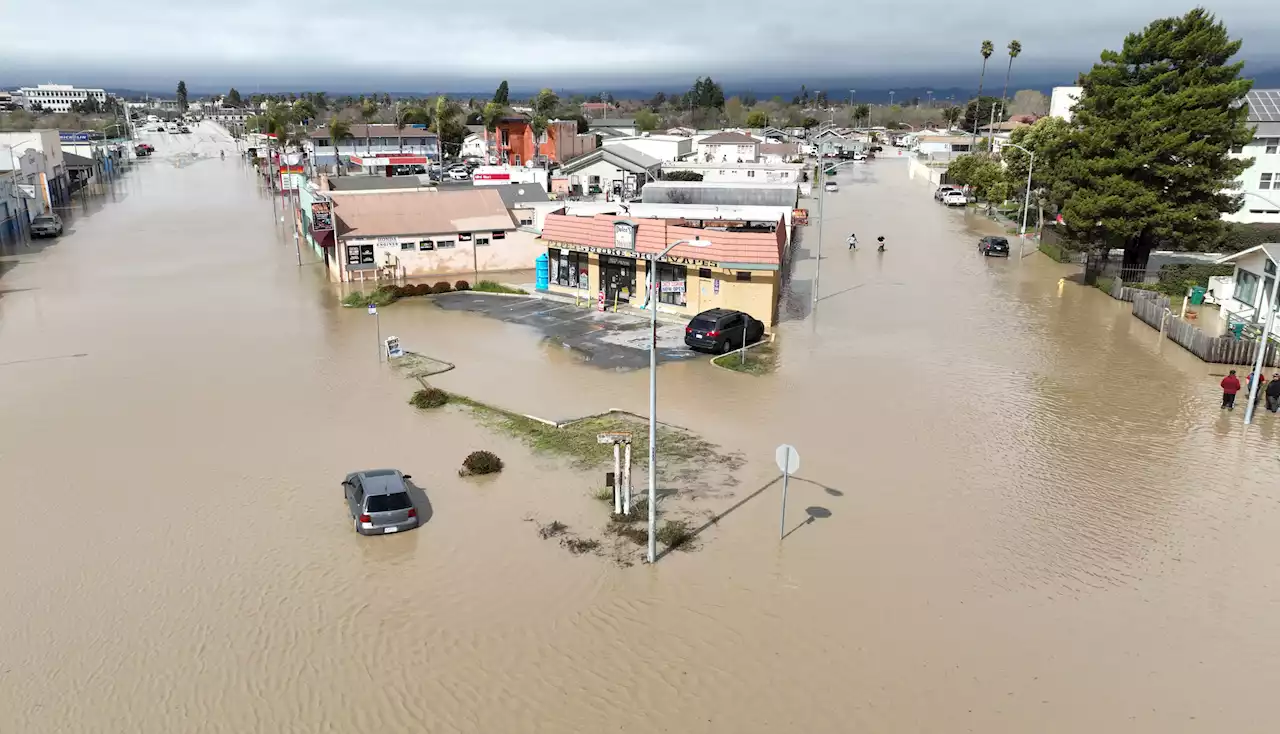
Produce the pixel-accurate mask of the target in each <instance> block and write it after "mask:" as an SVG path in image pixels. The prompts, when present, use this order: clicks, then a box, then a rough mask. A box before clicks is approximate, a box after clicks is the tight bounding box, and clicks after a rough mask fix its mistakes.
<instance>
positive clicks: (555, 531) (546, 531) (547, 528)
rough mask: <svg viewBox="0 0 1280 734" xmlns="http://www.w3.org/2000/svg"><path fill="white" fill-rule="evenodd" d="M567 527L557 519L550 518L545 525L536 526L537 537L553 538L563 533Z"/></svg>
mask: <svg viewBox="0 0 1280 734" xmlns="http://www.w3.org/2000/svg"><path fill="white" fill-rule="evenodd" d="M568 529H569V526H568V525H565V524H564V523H562V522H560V521H559V520H552V521H551V522H549V523H547V524H546V525H542V526H539V527H538V537H540V538H542V539H543V540H547V539H548V538H554V537H556V536H558V535H564V531H566V530H568Z"/></svg>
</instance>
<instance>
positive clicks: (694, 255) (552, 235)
mask: <svg viewBox="0 0 1280 734" xmlns="http://www.w3.org/2000/svg"><path fill="white" fill-rule="evenodd" d="M619 220H626V221H633V220H627V218H626V217H620V216H615V215H610V214H597V215H596V216H594V217H575V216H572V215H569V214H548V215H547V218H546V221H545V223H544V224H543V225H542V235H541V236H540V238H539V239H542V240H545V241H550V242H564V243H566V244H572V245H582V246H586V247H603V248H612V247H614V246H615V244H614V242H615V240H614V227H613V225H614V222H617V221H619ZM636 224H637V227H636V252H638V253H643V254H651V255H652V254H658V253H660V252H662V251H663V250H665V249H666V248H667V246H668V245H670V244H671V243H672V242H676V241H678V240H690V239H694V238H695V237H696V238H699V239H703V240H709V241H710V242H711V244H710V246H708V247H693V246H691V245H680V246H679V247H677V248H675V249H674V250H672V251H671V254H672V255H673V256H675V257H687V258H691V259H694V260H706V261H710V262H718V263H740V264H744V265H745V264H752V265H773V266H778V265H779V264H780V263H781V256H782V253H781V242H782V240H780V239H779V238H780V237H785V236H786V233H785V227H782V226H781V222H779V226H780V228H781V229H782V230H783V231H782V232H725V231H721V230H715V231H710V232H709V231H707V230H702V229H698V228H696V227H682V226H679V225H676V224H672V223H671V222H669V221H668V220H666V219H641V220H639V221H638V222H636Z"/></svg>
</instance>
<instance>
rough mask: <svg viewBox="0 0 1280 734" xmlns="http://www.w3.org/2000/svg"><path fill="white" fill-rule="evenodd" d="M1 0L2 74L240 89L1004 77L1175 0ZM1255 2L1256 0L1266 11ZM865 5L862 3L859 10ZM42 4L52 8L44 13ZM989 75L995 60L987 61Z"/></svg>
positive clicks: (1266, 18) (1252, 42) (1233, 18)
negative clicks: (1011, 57)
mask: <svg viewBox="0 0 1280 734" xmlns="http://www.w3.org/2000/svg"><path fill="white" fill-rule="evenodd" d="M1278 6H1280V3H1277V2H1276V1H1275V0H1220V2H1217V3H1215V4H1214V6H1213V8H1212V10H1213V11H1214V12H1215V13H1217V14H1218V16H1219V18H1220V19H1222V20H1223V21H1225V22H1226V23H1227V27H1228V29H1229V30H1230V31H1231V32H1232V34H1233V35H1235V36H1236V37H1240V38H1243V39H1244V49H1243V51H1242V56H1243V57H1244V58H1245V59H1247V60H1257V61H1258V62H1260V65H1273V64H1274V63H1276V62H1277V58H1278V56H1280V11H1277V10H1276V8H1277V7H1278ZM53 7H55V8H56V10H52V11H51V10H49V9H48V8H45V7H44V6H41V5H40V4H39V3H33V2H17V1H16V0H15V1H14V2H6V3H5V6H4V9H3V12H0V17H3V18H4V21H5V22H4V25H5V27H6V28H7V29H8V30H7V31H6V32H5V33H4V39H5V41H4V43H3V44H0V85H7V86H12V85H14V84H30V83H36V82H60V83H72V84H76V85H80V86H96V87H131V88H148V89H150V88H155V89H170V88H172V86H173V85H174V84H176V82H177V80H178V79H179V78H181V79H185V80H186V82H187V84H188V86H189V87H191V88H193V89H224V88H226V87H227V86H229V85H232V84H234V85H236V86H238V87H239V88H240V90H241V91H242V92H245V91H252V90H253V88H254V87H255V86H259V87H261V88H281V87H288V88H299V89H300V88H304V87H308V86H309V87H315V88H319V87H321V86H324V87H325V88H329V89H353V88H360V89H365V88H376V89H391V90H396V91H470V90H476V89H489V88H491V87H493V86H495V85H496V82H497V80H500V79H503V78H505V79H509V80H510V81H511V83H512V85H513V86H554V87H566V86H573V85H575V84H578V85H580V84H590V83H593V82H594V83H599V84H610V83H611V84H613V85H614V86H617V87H620V86H622V85H624V84H626V85H632V86H647V84H646V82H647V81H651V82H652V83H653V84H655V85H666V84H667V83H668V82H669V81H672V80H681V81H683V82H684V84H685V86H687V83H688V81H690V80H691V79H692V77H694V76H698V75H701V74H711V75H713V76H715V77H716V78H717V80H723V81H726V82H727V83H730V84H732V83H737V82H742V81H745V80H751V79H759V78H762V77H769V78H774V79H779V78H788V79H795V80H796V83H797V84H799V83H800V82H801V81H804V80H805V79H806V78H809V79H812V78H819V77H820V78H825V79H837V78H848V79H868V80H872V79H876V80H879V79H886V80H892V79H898V80H902V81H904V82H905V81H918V82H919V83H921V84H939V85H941V84H942V83H943V82H945V81H949V80H950V79H951V78H953V77H955V78H964V77H976V75H977V72H978V68H979V67H980V66H981V57H980V56H979V54H978V46H979V44H980V43H981V41H982V40H983V39H990V40H991V41H992V42H993V43H995V46H996V57H993V59H992V63H993V65H994V66H995V67H997V68H998V69H1000V71H1001V72H1003V67H1004V65H1005V62H1007V56H1006V55H1005V46H1006V45H1007V43H1008V41H1009V40H1010V39H1013V38H1017V39H1018V40H1019V41H1021V42H1022V48H1023V52H1022V55H1021V56H1020V57H1019V58H1018V60H1017V61H1016V62H1015V64H1014V75H1015V83H1016V79H1017V74H1018V72H1019V71H1022V72H1023V73H1024V74H1025V75H1032V74H1041V75H1043V74H1044V73H1050V74H1052V73H1054V72H1062V73H1063V74H1064V76H1065V77H1066V78H1064V79H1062V80H1061V82H1062V83H1069V82H1070V81H1072V79H1071V77H1073V76H1074V72H1076V71H1080V70H1082V69H1085V68H1087V67H1088V65H1089V64H1090V63H1091V62H1092V61H1094V60H1096V59H1097V57H1098V53H1099V51H1101V50H1102V49H1103V48H1118V47H1119V46H1120V45H1121V43H1122V41H1123V39H1124V36H1125V34H1126V33H1127V32H1130V31H1136V30H1139V29H1141V28H1142V27H1143V26H1144V25H1146V24H1147V23H1148V22H1150V21H1151V20H1153V19H1155V18H1158V17H1164V16H1170V15H1178V14H1181V13H1184V12H1186V11H1187V10H1188V9H1189V8H1190V7H1191V6H1190V5H1188V4H1184V3H1178V2H1172V1H1171V0H1075V1H1074V2H1057V3H1044V2H1024V3H1007V2H993V1H991V0H977V1H976V2H968V3H954V2H953V3H942V2H938V3H904V4H900V5H895V4H892V3H889V4H877V5H874V6H872V5H869V4H868V3H863V2H857V1H856V0H854V1H851V0H843V1H841V0H811V1H810V2H809V3H805V4H799V5H793V4H791V3H784V2H777V0H719V1H717V2H702V3H698V2H689V1H688V0H644V1H642V2H638V3H634V4H630V5H622V6H619V5H610V4H607V3H605V4H600V3H586V4H556V3H551V4H544V3H538V2H530V0H483V1H482V2H478V3H470V2H452V3H438V2H431V3H406V2H403V0H395V1H393V0H359V1H358V2H352V1H351V0H306V1H304V2H297V1H296V0H295V1H290V2H284V0H204V1H203V2H174V1H173V0H129V1H128V2H123V3H112V2H103V1H102V0H60V2H58V3H56V5H55V6H53ZM1267 7H1270V8H1271V9H1270V10H1264V8H1267ZM872 8H874V10H872ZM51 13H52V15H51ZM999 75H1000V76H1003V74H1002V73H1001V74H999Z"/></svg>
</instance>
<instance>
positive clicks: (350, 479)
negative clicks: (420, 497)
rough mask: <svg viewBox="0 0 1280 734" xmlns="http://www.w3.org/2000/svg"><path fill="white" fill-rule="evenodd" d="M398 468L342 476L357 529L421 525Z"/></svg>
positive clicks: (369, 531) (381, 531)
mask: <svg viewBox="0 0 1280 734" xmlns="http://www.w3.org/2000/svg"><path fill="white" fill-rule="evenodd" d="M411 478H412V476H411V475H409V474H401V473H400V471H399V470H398V469H370V470H366V471H358V472H353V473H351V474H348V475H347V478H346V479H344V480H342V492H343V494H344V495H345V496H346V498H347V511H348V512H350V513H351V520H352V523H353V524H354V526H355V530H356V532H357V533H360V534H361V535H386V534H388V533H398V532H400V531H401V530H409V529H410V528H416V527H418V510H417V509H416V508H415V507H414V506H413V500H412V499H410V498H409V491H408V487H407V486H406V485H405V480H406V479H411Z"/></svg>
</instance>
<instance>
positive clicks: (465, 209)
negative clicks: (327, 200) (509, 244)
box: [333, 188, 515, 237]
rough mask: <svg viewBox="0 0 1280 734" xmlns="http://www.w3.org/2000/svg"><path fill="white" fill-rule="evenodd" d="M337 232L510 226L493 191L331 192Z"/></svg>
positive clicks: (361, 233) (403, 232)
mask: <svg viewBox="0 0 1280 734" xmlns="http://www.w3.org/2000/svg"><path fill="white" fill-rule="evenodd" d="M333 202H334V213H335V214H337V216H338V225H339V226H338V233H339V234H340V235H341V236H343V237H383V236H396V235H419V234H449V233H452V232H472V231H483V230H509V229H515V223H514V222H512V220H511V214H510V213H508V212H507V208H506V206H504V205H503V203H502V197H501V196H500V195H498V192H497V191H492V190H490V189H488V188H479V189H468V190H463V191H387V192H385V193H379V194H360V195H351V194H348V195H343V194H342V192H333Z"/></svg>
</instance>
